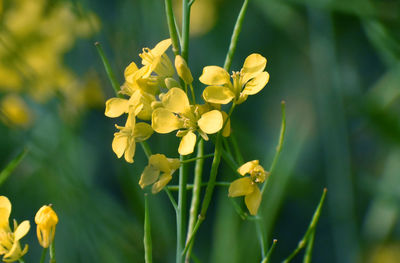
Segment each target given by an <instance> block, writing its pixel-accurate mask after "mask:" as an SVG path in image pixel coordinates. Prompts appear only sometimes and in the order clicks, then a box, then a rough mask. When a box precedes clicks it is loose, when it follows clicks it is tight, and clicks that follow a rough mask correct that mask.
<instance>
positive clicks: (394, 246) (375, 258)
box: [367, 243, 400, 263]
mask: <svg viewBox="0 0 400 263" xmlns="http://www.w3.org/2000/svg"><path fill="white" fill-rule="evenodd" d="M367 258H368V260H367V263H397V262H399V258H400V243H388V244H384V245H380V246H378V247H376V248H374V249H372V250H370V253H369V255H367Z"/></svg>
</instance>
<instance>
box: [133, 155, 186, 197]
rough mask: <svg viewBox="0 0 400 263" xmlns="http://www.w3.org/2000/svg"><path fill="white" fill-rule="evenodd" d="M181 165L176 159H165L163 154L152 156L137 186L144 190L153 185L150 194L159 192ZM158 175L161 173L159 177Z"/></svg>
mask: <svg viewBox="0 0 400 263" xmlns="http://www.w3.org/2000/svg"><path fill="white" fill-rule="evenodd" d="M180 165H181V163H180V161H179V159H177V158H167V157H166V156H165V155H164V154H154V155H152V156H150V158H149V164H148V165H147V166H146V167H145V168H144V171H143V173H142V176H141V177H140V181H139V185H140V187H141V188H145V187H146V186H148V185H151V184H153V187H152V189H151V192H152V193H153V194H156V193H158V192H160V191H161V190H162V189H163V188H164V186H166V185H167V184H168V183H169V181H171V179H172V174H173V173H174V172H175V171H176V170H177V169H179V166H180ZM160 173H162V174H161V175H160Z"/></svg>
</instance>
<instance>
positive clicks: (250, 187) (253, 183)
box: [228, 160, 269, 215]
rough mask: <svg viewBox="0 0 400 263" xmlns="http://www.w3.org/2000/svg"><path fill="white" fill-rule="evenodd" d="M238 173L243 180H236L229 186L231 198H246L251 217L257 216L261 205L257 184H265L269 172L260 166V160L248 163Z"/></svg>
mask: <svg viewBox="0 0 400 263" xmlns="http://www.w3.org/2000/svg"><path fill="white" fill-rule="evenodd" d="M238 173H239V174H240V175H242V176H244V175H246V174H250V176H246V177H243V178H239V179H236V180H235V181H233V182H232V183H231V185H230V186H229V194H228V196H229V197H237V196H243V195H244V196H245V198H244V201H245V204H246V206H247V209H249V211H250V214H251V215H256V214H257V211H258V208H259V206H260V203H261V197H262V196H261V191H260V189H259V188H258V186H257V184H260V183H263V182H264V181H265V179H266V177H267V176H268V175H269V172H266V171H265V170H264V168H263V167H262V166H261V165H260V164H259V161H258V160H253V161H250V162H247V163H245V164H243V165H242V166H240V167H239V169H238Z"/></svg>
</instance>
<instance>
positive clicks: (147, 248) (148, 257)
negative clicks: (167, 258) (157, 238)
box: [143, 194, 153, 263]
mask: <svg viewBox="0 0 400 263" xmlns="http://www.w3.org/2000/svg"><path fill="white" fill-rule="evenodd" d="M143 243H144V259H145V262H146V263H151V262H152V261H153V256H152V250H153V246H152V243H151V223H150V213H149V200H148V196H147V194H144V238H143Z"/></svg>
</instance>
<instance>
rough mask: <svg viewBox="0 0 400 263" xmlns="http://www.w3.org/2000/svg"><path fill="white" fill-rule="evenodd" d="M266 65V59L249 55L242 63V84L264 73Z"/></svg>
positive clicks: (258, 55)
mask: <svg viewBox="0 0 400 263" xmlns="http://www.w3.org/2000/svg"><path fill="white" fill-rule="evenodd" d="M266 65H267V59H266V58H264V57H263V56H261V55H260V54H257V53H254V54H251V55H249V56H248V57H247V58H246V59H245V61H244V63H243V68H242V71H241V73H242V74H243V75H244V81H243V84H244V83H246V82H247V81H248V80H250V79H251V78H253V77H254V76H255V75H257V74H258V73H260V72H262V71H264V69H265V66H266Z"/></svg>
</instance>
